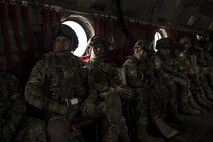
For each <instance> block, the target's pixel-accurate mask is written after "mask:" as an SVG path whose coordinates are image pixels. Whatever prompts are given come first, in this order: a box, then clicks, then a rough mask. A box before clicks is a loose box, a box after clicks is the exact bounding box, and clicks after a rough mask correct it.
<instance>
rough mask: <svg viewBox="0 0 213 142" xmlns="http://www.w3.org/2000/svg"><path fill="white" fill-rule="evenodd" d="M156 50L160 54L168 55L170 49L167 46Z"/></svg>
mask: <svg viewBox="0 0 213 142" xmlns="http://www.w3.org/2000/svg"><path fill="white" fill-rule="evenodd" d="M158 52H159V53H160V54H161V55H164V56H166V55H169V54H170V49H168V48H159V50H158Z"/></svg>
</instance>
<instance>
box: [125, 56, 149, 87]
mask: <svg viewBox="0 0 213 142" xmlns="http://www.w3.org/2000/svg"><path fill="white" fill-rule="evenodd" d="M123 67H124V70H125V73H126V80H127V84H128V85H129V86H130V87H133V88H143V87H145V86H147V85H146V84H145V82H146V81H145V79H146V78H147V76H148V74H149V73H148V70H149V67H148V62H147V61H145V59H144V60H142V61H141V60H139V59H137V58H136V57H134V56H132V57H129V58H128V59H127V60H126V61H125V62H124V64H123Z"/></svg>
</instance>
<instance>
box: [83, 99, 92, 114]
mask: <svg viewBox="0 0 213 142" xmlns="http://www.w3.org/2000/svg"><path fill="white" fill-rule="evenodd" d="M94 112H95V104H94V102H93V101H91V100H85V101H84V102H83V104H82V106H81V115H82V116H83V117H88V116H92V115H93V113H94Z"/></svg>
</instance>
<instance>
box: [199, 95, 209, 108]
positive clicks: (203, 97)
mask: <svg viewBox="0 0 213 142" xmlns="http://www.w3.org/2000/svg"><path fill="white" fill-rule="evenodd" d="M200 96H201V99H202V100H203V101H204V102H205V103H206V104H208V106H209V108H212V105H211V102H210V101H209V100H207V98H206V96H205V94H204V93H200Z"/></svg>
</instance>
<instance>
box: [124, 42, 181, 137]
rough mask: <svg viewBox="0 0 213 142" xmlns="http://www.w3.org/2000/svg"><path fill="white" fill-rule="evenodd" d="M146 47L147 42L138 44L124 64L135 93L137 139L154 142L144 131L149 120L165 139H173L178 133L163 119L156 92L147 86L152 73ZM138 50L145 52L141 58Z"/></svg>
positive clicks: (134, 106) (133, 103) (133, 106)
mask: <svg viewBox="0 0 213 142" xmlns="http://www.w3.org/2000/svg"><path fill="white" fill-rule="evenodd" d="M146 47H147V48H148V47H149V45H148V43H147V42H146V41H145V40H139V41H138V42H136V44H135V45H134V54H133V56H132V57H129V58H128V59H127V60H126V61H125V62H124V64H123V68H124V70H125V74H126V80H127V85H128V86H129V87H131V88H133V89H134V91H135V95H134V96H133V100H134V102H132V106H131V107H132V109H133V110H135V111H134V112H135V114H134V115H136V116H138V118H137V119H138V120H136V122H135V123H136V128H137V131H138V135H137V137H138V140H139V141H154V140H153V138H152V137H150V136H149V135H148V133H146V130H145V129H144V128H145V127H146V125H147V124H148V118H149V119H150V120H151V122H153V123H154V124H155V125H156V126H157V128H158V129H159V130H160V132H161V133H162V134H163V135H164V136H165V137H167V138H171V137H173V136H174V135H175V134H176V133H177V131H176V130H175V129H173V128H171V127H170V126H169V124H167V123H166V122H165V121H164V120H163V119H162V118H161V111H160V109H159V108H158V106H157V103H156V101H158V100H156V96H155V95H156V91H155V90H153V89H151V87H150V86H149V85H148V84H147V83H148V76H151V75H150V74H151V72H152V71H150V70H149V67H148V62H147V60H146V59H147V58H146V57H144V56H145V55H144V56H143V54H145V53H144V52H148V49H147V48H146ZM138 49H141V50H143V53H142V54H141V57H136V56H137V55H136V52H137V50H138ZM147 54H148V53H146V55H147ZM139 58H140V59H139ZM133 121H134V120H133ZM165 130H167V131H165ZM145 133H146V134H145ZM145 137H147V138H145ZM148 137H149V138H148ZM151 139H152V140H151Z"/></svg>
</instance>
